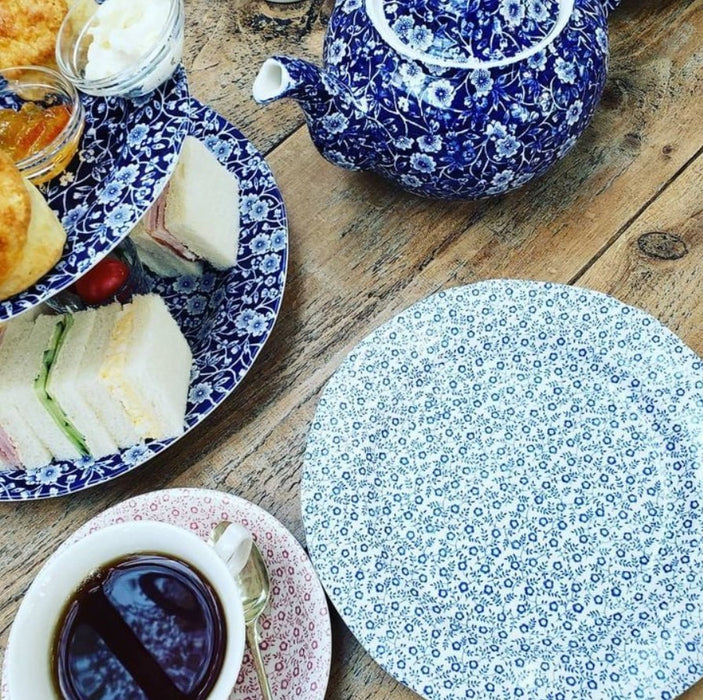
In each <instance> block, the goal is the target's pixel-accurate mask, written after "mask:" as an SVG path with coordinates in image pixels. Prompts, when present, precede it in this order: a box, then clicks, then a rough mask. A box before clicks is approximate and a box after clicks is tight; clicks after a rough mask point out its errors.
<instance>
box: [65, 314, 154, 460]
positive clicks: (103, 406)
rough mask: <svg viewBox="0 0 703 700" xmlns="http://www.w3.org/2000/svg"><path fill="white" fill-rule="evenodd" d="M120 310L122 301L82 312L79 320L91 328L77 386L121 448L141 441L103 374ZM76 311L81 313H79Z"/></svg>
mask: <svg viewBox="0 0 703 700" xmlns="http://www.w3.org/2000/svg"><path fill="white" fill-rule="evenodd" d="M121 311H122V307H121V306H120V304H118V303H114V304H108V305H107V306H101V307H98V308H97V309H89V310H87V311H86V312H80V313H81V320H80V321H79V324H80V325H82V324H83V323H86V324H89V325H90V326H91V328H90V333H89V335H88V340H87V342H86V345H85V349H84V351H83V355H82V356H81V358H80V364H81V373H80V378H79V381H78V383H77V385H76V390H77V391H78V392H80V394H81V396H82V397H83V399H84V400H85V402H86V403H87V404H88V406H89V407H90V409H91V410H92V411H93V413H94V414H95V415H96V417H97V418H98V421H99V422H100V423H101V424H102V425H103V426H105V428H107V430H108V432H109V433H110V436H111V437H112V439H113V440H114V442H115V443H116V444H117V446H118V447H120V448H122V447H131V446H132V445H136V444H137V443H138V442H141V440H140V437H139V435H138V433H137V431H136V430H135V428H134V426H133V425H132V421H131V420H130V418H129V416H128V415H127V413H126V411H125V410H124V408H123V407H122V404H121V403H120V401H119V400H118V399H117V398H116V397H114V396H113V395H112V394H111V393H110V390H109V388H108V387H107V385H106V384H105V382H104V381H103V380H102V379H101V378H100V373H101V368H102V365H103V361H104V360H105V355H106V353H107V349H108V346H109V344H110V337H111V335H112V329H113V327H114V325H115V322H116V320H117V318H118V316H119V315H120V313H121ZM83 314H85V317H84V316H83ZM76 315H77V316H78V314H76Z"/></svg>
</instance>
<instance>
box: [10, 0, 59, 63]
mask: <svg viewBox="0 0 703 700" xmlns="http://www.w3.org/2000/svg"><path fill="white" fill-rule="evenodd" d="M66 12H67V7H66V0H2V2H0V68H11V67H12V66H32V65H33V66H37V65H39V66H53V65H55V64H56V59H55V51H56V35H57V34H58V31H59V27H60V26H61V22H62V21H63V18H64V17H65V16H66Z"/></svg>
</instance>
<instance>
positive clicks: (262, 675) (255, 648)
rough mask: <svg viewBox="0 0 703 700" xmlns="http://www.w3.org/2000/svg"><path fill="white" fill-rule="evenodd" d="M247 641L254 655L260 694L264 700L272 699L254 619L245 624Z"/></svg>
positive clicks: (257, 628)
mask: <svg viewBox="0 0 703 700" xmlns="http://www.w3.org/2000/svg"><path fill="white" fill-rule="evenodd" d="M247 642H248V644H249V648H250V649H251V655H252V656H253V657H254V668H256V676H257V678H258V679H259V686H260V687H261V695H262V696H263V698H264V700H273V695H272V693H271V686H270V685H269V679H268V678H267V676H266V669H265V667H264V660H263V659H262V658H261V649H259V627H258V625H257V624H256V620H254V622H252V624H251V625H248V626H247Z"/></svg>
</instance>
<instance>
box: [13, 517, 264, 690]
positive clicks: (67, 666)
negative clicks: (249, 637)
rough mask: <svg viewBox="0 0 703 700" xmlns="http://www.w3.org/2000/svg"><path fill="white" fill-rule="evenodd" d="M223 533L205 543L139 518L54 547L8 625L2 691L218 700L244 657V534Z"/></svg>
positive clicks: (247, 543)
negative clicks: (239, 580)
mask: <svg viewBox="0 0 703 700" xmlns="http://www.w3.org/2000/svg"><path fill="white" fill-rule="evenodd" d="M227 533H231V534H230V536H229V537H228V538H227V539H226V540H225V538H224V537H223V538H221V539H220V540H219V541H218V543H217V545H218V546H216V547H212V546H210V545H209V544H208V543H207V542H205V541H204V540H203V539H201V538H200V537H199V536H198V535H196V534H194V533H192V532H189V531H188V530H185V529H183V528H181V527H177V526H176V525H171V524H170V523H162V522H156V521H147V520H141V521H134V522H122V523H117V524H114V525H109V526H107V527H105V528H101V529H97V530H95V531H92V532H90V533H88V534H86V535H84V536H82V537H80V538H77V539H75V540H74V541H72V542H69V543H67V544H66V545H63V546H62V547H60V548H59V549H58V551H56V552H55V553H54V555H53V556H52V557H51V558H50V559H49V560H48V561H47V562H46V564H45V565H44V566H43V567H42V569H41V571H40V572H39V573H38V574H37V576H36V578H35V579H34V581H33V582H32V585H31V586H30V587H29V589H28V590H27V592H26V594H25V596H24V599H23V601H22V604H21V605H20V607H19V610H18V611H17V615H16V617H15V620H14V622H13V624H12V629H11V630H10V636H9V640H8V644H7V649H6V652H5V673H4V675H3V678H4V680H6V681H7V688H8V693H7V695H8V697H11V698H13V699H14V700H29V699H30V698H31V700H34V699H35V698H36V699H37V700H39V698H41V699H42V700H50V699H51V700H58V699H60V700H88V699H90V700H228V698H229V697H230V695H231V692H232V688H233V687H234V685H235V684H236V682H237V676H238V675H239V670H240V668H241V664H242V656H243V654H244V642H245V633H246V627H245V625H244V609H243V607H242V598H241V593H240V590H239V587H238V585H237V582H236V577H237V575H238V574H239V572H240V571H241V569H242V567H243V566H244V564H245V563H246V559H247V558H248V556H249V549H250V547H251V534H250V533H249V532H248V531H247V530H246V528H244V527H242V526H241V525H237V524H232V525H231V526H230V527H229V528H227ZM223 540H225V544H226V545H227V546H224V545H223V546H222V547H219V545H220V543H221V542H222V541H223Z"/></svg>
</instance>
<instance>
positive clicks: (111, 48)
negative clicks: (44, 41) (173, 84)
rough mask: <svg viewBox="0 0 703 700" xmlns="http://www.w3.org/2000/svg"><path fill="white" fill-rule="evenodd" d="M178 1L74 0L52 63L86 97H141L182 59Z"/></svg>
mask: <svg viewBox="0 0 703 700" xmlns="http://www.w3.org/2000/svg"><path fill="white" fill-rule="evenodd" d="M184 18H185V8H184V0H105V1H104V2H103V3H102V4H98V3H96V2H95V0H77V2H76V3H75V4H74V5H73V7H72V8H71V10H70V12H69V13H68V14H67V15H66V18H65V19H64V21H63V24H62V25H61V29H60V30H59V34H58V37H57V40H56V62H57V64H58V66H59V69H60V70H61V72H62V73H63V74H64V75H65V76H66V77H67V78H68V79H69V80H70V81H71V82H72V83H73V84H74V85H75V86H76V87H77V88H78V89H79V90H81V91H82V92H85V93H87V94H89V95H98V96H108V95H120V96H122V97H130V98H135V97H141V96H142V95H146V94H147V93H149V92H152V91H153V90H155V89H156V88H157V87H158V86H159V85H161V84H162V83H164V82H165V81H166V80H168V79H169V78H170V77H171V75H172V74H173V72H174V71H175V70H176V68H177V67H178V64H179V63H180V62H181V58H182V55H183V26H184Z"/></svg>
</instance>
